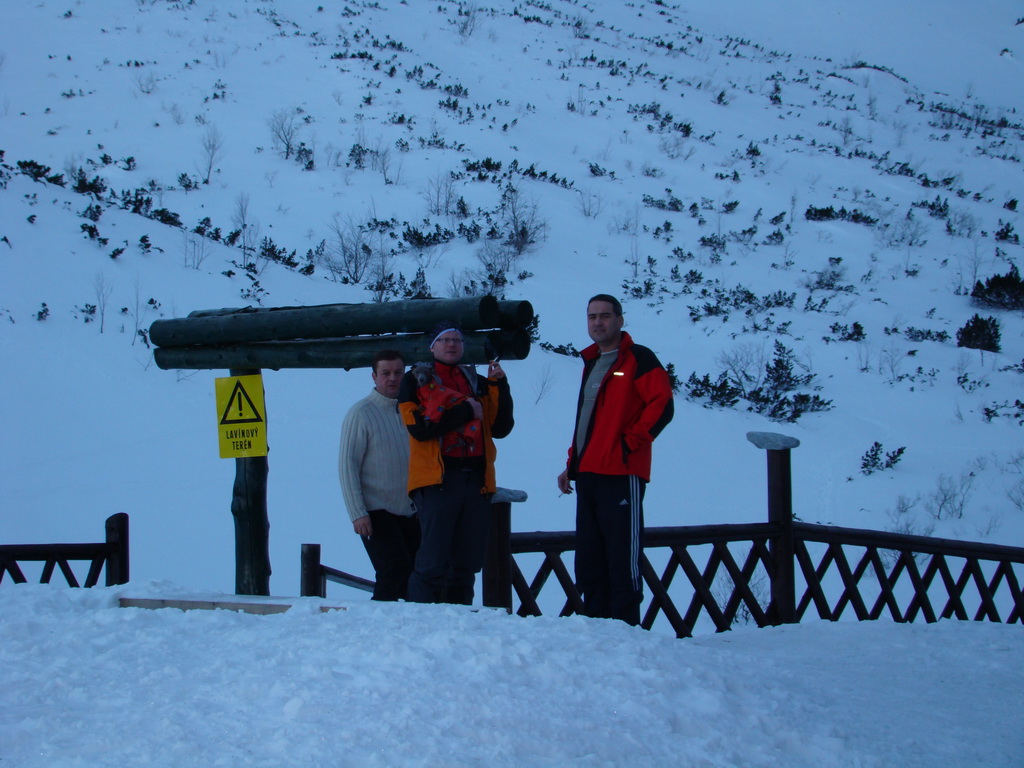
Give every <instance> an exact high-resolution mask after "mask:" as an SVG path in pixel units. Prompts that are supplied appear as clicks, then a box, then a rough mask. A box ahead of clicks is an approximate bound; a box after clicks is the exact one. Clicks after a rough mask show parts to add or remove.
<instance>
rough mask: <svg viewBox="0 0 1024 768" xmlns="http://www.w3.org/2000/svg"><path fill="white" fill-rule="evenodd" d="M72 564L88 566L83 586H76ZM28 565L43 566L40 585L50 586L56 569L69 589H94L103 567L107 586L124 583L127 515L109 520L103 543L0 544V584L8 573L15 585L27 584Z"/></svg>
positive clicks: (125, 577) (127, 569)
mask: <svg viewBox="0 0 1024 768" xmlns="http://www.w3.org/2000/svg"><path fill="white" fill-rule="evenodd" d="M73 561H85V562H88V563H89V571H88V573H87V574H86V577H85V581H84V582H83V583H79V581H78V578H77V577H76V576H75V572H74V570H72V568H71V563H72V562H73ZM29 562H41V563H43V568H42V574H41V575H40V578H39V583H40V584H49V583H50V579H51V578H52V577H53V573H54V571H55V570H57V569H58V568H59V569H60V572H61V574H62V575H63V576H64V579H65V580H66V581H67V583H68V586H69V587H78V586H85V587H95V586H96V584H97V583H98V582H99V578H100V572H101V571H102V570H103V566H104V565H105V566H106V568H107V579H106V585H107V586H108V587H112V586H114V585H115V584H127V583H128V577H129V563H128V515H127V514H126V513H124V512H120V513H118V514H116V515H111V516H110V517H108V518H107V521H106V540H105V541H102V542H99V543H95V544H0V582H2V581H3V579H4V576H5V575H6V574H8V573H9V574H10V575H11V579H12V580H13V581H14V583H15V584H24V583H25V582H27V581H28V579H26V578H25V574H24V572H23V571H22V569H21V566H22V565H23V564H25V563H29Z"/></svg>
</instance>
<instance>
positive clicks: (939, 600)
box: [303, 433, 1024, 637]
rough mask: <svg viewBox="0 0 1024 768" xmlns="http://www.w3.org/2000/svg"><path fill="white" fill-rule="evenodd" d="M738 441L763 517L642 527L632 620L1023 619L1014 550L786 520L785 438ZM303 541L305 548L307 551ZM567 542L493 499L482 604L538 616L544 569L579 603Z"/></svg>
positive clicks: (725, 624) (563, 602)
mask: <svg viewBox="0 0 1024 768" xmlns="http://www.w3.org/2000/svg"><path fill="white" fill-rule="evenodd" d="M748 439H750V441H751V442H752V443H754V445H755V446H757V447H759V448H762V449H764V450H765V451H766V454H767V459H768V522H766V523H753V524H727V525H696V526H681V527H668V528H647V529H645V531H644V549H643V552H642V554H641V562H640V564H641V569H642V573H643V577H644V581H645V583H646V586H647V589H646V590H645V595H646V598H647V602H646V605H645V606H644V609H643V613H642V620H641V626H643V627H644V628H646V629H651V628H652V627H653V626H654V625H655V622H656V620H658V619H659V617H664V619H665V620H666V621H667V622H668V623H669V625H670V626H671V628H672V630H673V631H674V632H675V634H676V636H677V637H689V636H692V635H693V634H694V633H695V631H700V630H701V629H702V628H704V627H706V628H707V629H708V630H714V631H719V632H721V631H725V630H727V629H730V628H731V627H732V626H734V625H735V624H737V623H749V624H756V625H757V626H759V627H763V626H769V625H777V624H787V623H795V622H800V621H804V620H809V619H811V618H814V617H816V618H820V619H827V620H831V621H838V620H840V619H844V618H854V619H856V620H860V621H864V620H872V619H879V618H883V617H888V618H890V619H892V620H893V621H897V622H912V621H916V620H924V621H928V622H933V621H937V620H939V619H942V618H955V619H964V620H975V621H984V620H987V621H994V622H1005V623H1021V624H1024V592H1022V589H1021V584H1022V583H1024V548H1021V547H1009V546H1001V545H995V544H983V543H974V542H963V541H953V540H948V539H939V538H932V537H926V536H912V535H906V534H895V533H887V532H879V531H869V530H860V529H853V528H840V527H836V526H826V525H815V524H810V523H803V522H799V521H795V520H794V519H793V512H792V488H791V480H790V450H791V449H792V448H794V447H796V445H798V443H797V441H795V440H792V439H791V438H785V437H784V436H781V435H773V434H770V433H751V434H749V435H748ZM306 547H315V558H314V557H313V556H312V552H310V553H309V554H308V555H307V550H306ZM574 550H575V534H574V533H572V532H549V531H538V532H533V533H512V532H511V505H509V504H507V503H503V504H494V505H493V517H492V530H491V538H490V541H489V543H488V553H487V562H486V564H485V566H484V571H483V580H482V581H483V590H482V591H483V603H484V605H487V606H492V607H503V608H505V609H506V610H508V611H510V612H512V611H514V612H516V613H517V614H519V615H521V616H539V615H541V613H542V610H541V603H542V600H541V593H542V591H543V589H544V587H545V586H547V585H548V583H549V582H550V581H551V576H552V575H554V577H555V582H556V583H557V585H558V586H557V588H556V589H557V590H560V593H558V592H557V591H556V594H555V596H554V598H552V596H551V595H550V594H548V595H545V597H546V598H547V599H546V601H545V604H547V605H552V606H553V607H552V608H551V609H550V610H551V611H552V612H553V611H556V610H557V611H558V613H559V615H561V616H568V615H572V614H574V613H582V612H583V601H582V597H581V596H580V593H579V591H578V590H577V589H576V585H575V583H574V580H573V578H572V575H571V572H570V567H569V566H567V565H566V563H565V562H564V561H563V559H562V556H563V555H565V554H566V553H572V552H573V551H574ZM527 561H531V562H532V564H533V565H534V566H535V567H536V570H535V571H533V576H532V578H530V579H529V580H528V579H527V578H526V576H525V575H524V573H523V568H522V567H521V566H524V567H525V563H526V562H527ZM538 561H539V562H538ZM655 562H657V563H658V565H659V567H660V572H659V569H658V568H656V567H655V565H654V563H655ZM303 574H304V576H303V594H304V595H321V596H324V595H325V594H326V584H327V582H328V581H331V582H336V583H341V584H347V585H349V586H359V587H360V588H363V589H372V582H369V581H367V580H365V579H359V577H354V576H351V575H349V574H346V573H344V572H342V571H338V570H336V569H333V568H328V567H327V566H323V565H321V564H320V563H319V546H317V545H305V546H304V548H303ZM680 574H681V576H680ZM357 579H358V580H359V581H360V582H361V584H359V585H356V584H353V583H352V582H353V580H357ZM550 592H551V590H549V593H550Z"/></svg>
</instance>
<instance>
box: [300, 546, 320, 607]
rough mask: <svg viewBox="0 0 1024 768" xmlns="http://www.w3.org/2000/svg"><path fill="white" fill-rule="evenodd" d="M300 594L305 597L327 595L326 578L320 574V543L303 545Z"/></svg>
mask: <svg viewBox="0 0 1024 768" xmlns="http://www.w3.org/2000/svg"><path fill="white" fill-rule="evenodd" d="M299 577H300V579H299V580H300V583H299V594H300V595H302V596H303V597H326V595H325V594H324V580H323V578H322V577H321V576H320V545H319V544H303V545H302V566H301V568H300V573H299Z"/></svg>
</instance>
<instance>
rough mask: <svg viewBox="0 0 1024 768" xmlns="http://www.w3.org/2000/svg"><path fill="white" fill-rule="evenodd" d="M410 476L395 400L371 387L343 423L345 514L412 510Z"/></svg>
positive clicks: (405, 436)
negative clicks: (408, 484) (374, 510)
mask: <svg viewBox="0 0 1024 768" xmlns="http://www.w3.org/2000/svg"><path fill="white" fill-rule="evenodd" d="M408 476H409V432H408V431H407V430H406V428H405V425H404V424H402V417H401V416H399V415H398V401H397V400H394V399H392V398H390V397H385V396H384V395H382V394H380V393H379V392H378V391H377V390H376V389H373V390H371V391H370V394H369V395H367V396H366V397H364V398H363V399H362V400H360V401H358V402H357V403H355V404H354V405H353V406H352V407H351V408H350V409H349V412H348V413H347V414H346V415H345V419H344V421H343V422H342V424H341V450H340V451H339V455H338V477H339V479H340V480H341V494H342V497H343V498H344V500H345V506H346V507H347V508H348V516H349V518H350V519H351V520H358V519H359V518H360V517H363V516H365V515H366V514H367V512H368V511H369V510H371V509H385V510H387V511H388V512H391V513H392V514H396V515H405V516H408V515H411V514H413V511H414V510H413V508H412V502H411V501H410V500H409V496H408V494H407V491H406V484H407V480H408Z"/></svg>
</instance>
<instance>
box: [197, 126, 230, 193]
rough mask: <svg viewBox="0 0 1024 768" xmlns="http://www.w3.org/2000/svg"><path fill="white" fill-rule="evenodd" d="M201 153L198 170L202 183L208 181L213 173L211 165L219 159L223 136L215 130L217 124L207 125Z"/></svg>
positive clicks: (222, 146) (207, 182)
mask: <svg viewBox="0 0 1024 768" xmlns="http://www.w3.org/2000/svg"><path fill="white" fill-rule="evenodd" d="M202 147H203V154H202V156H201V161H200V162H201V167H200V169H199V172H200V173H201V174H202V176H203V184H209V183H210V176H211V175H212V174H213V166H214V165H216V163H217V161H218V160H219V159H220V154H221V150H222V149H223V148H224V137H223V136H222V135H221V132H220V131H219V130H217V126H215V125H208V126H207V127H206V133H204V134H203V139H202Z"/></svg>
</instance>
